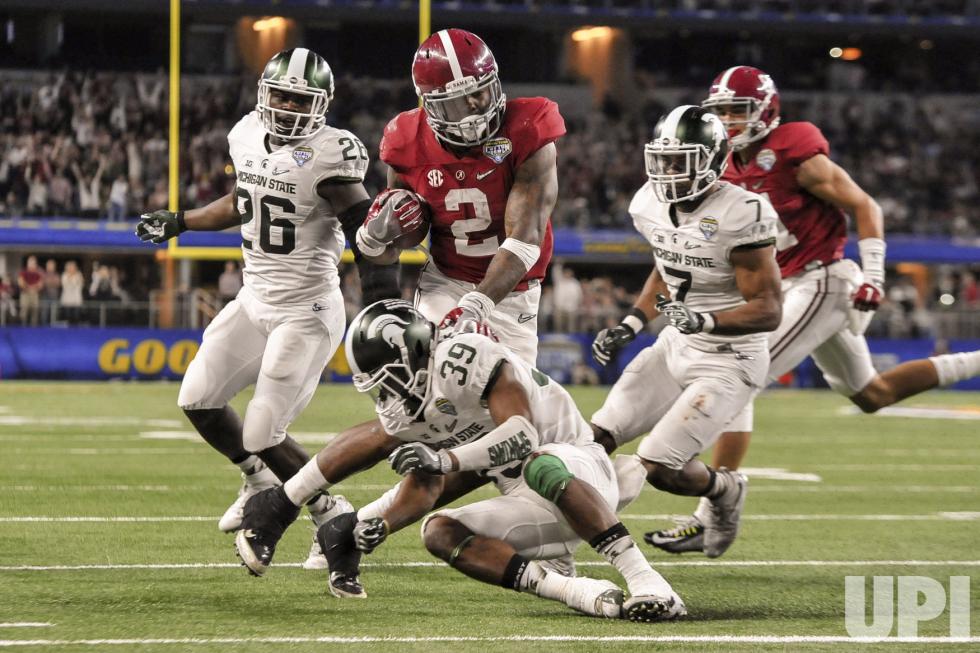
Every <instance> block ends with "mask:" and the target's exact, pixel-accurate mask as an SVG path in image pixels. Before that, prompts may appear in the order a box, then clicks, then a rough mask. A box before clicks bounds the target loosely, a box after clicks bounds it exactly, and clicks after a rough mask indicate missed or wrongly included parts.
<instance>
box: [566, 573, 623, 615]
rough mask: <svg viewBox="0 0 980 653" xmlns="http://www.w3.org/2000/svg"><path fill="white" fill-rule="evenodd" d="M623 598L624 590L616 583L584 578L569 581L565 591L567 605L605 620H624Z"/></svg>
mask: <svg viewBox="0 0 980 653" xmlns="http://www.w3.org/2000/svg"><path fill="white" fill-rule="evenodd" d="M623 597H624V593H623V590H621V589H620V588H619V586H617V585H616V583H613V582H612V581H608V580H597V579H595V578H585V577H584V576H579V577H578V578H572V579H569V581H568V585H567V586H566V589H565V605H567V606H568V607H570V608H572V609H573V610H577V611H579V612H582V613H584V614H587V615H590V616H592V617H602V618H604V619H620V618H622V615H623Z"/></svg>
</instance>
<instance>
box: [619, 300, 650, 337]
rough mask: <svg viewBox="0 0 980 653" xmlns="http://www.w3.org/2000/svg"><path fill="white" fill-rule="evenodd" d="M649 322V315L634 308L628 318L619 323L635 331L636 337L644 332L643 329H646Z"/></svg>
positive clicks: (627, 315)
mask: <svg viewBox="0 0 980 653" xmlns="http://www.w3.org/2000/svg"><path fill="white" fill-rule="evenodd" d="M649 321H650V319H649V318H648V317H647V314H646V313H644V312H643V311H641V310H640V309H638V308H637V307H635V306H634V307H633V308H631V309H630V312H629V313H627V314H626V317H624V318H623V319H622V320H620V321H619V323H620V324H622V325H623V326H626V327H628V328H630V329H633V335H636V334H637V333H639V332H640V331H643V327H645V326H646V325H647V322H649Z"/></svg>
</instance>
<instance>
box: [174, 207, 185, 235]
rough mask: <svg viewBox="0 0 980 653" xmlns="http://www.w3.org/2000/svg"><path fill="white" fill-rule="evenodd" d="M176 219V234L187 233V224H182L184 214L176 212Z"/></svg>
mask: <svg viewBox="0 0 980 653" xmlns="http://www.w3.org/2000/svg"><path fill="white" fill-rule="evenodd" d="M176 218H177V233H181V234H182V233H184V232H185V231H187V223H186V222H184V212H183V211H177V213H176Z"/></svg>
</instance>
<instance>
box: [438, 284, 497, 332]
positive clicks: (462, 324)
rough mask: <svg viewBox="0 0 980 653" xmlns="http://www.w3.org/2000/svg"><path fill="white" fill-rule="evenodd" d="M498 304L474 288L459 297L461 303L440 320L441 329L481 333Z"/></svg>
mask: <svg viewBox="0 0 980 653" xmlns="http://www.w3.org/2000/svg"><path fill="white" fill-rule="evenodd" d="M495 307H496V304H495V303H494V301H493V300H492V299H490V298H489V297H487V296H486V295H484V294H483V293H482V292H479V291H477V290H472V291H470V292H468V293H466V294H465V295H463V296H462V297H460V298H459V304H457V305H456V307H455V308H454V309H453V310H451V311H449V312H448V313H446V316H445V317H443V318H442V321H441V322H439V330H440V331H444V332H448V333H451V334H452V335H456V334H457V333H480V332H481V331H480V327H481V325H485V323H486V321H487V319H488V318H489V317H490V314H491V313H492V312H493V309H494V308H495Z"/></svg>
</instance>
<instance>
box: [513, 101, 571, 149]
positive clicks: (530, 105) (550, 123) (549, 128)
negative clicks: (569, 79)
mask: <svg viewBox="0 0 980 653" xmlns="http://www.w3.org/2000/svg"><path fill="white" fill-rule="evenodd" d="M504 120H505V122H506V123H507V125H508V129H507V130H506V133H507V137H509V138H510V140H511V142H512V147H513V152H514V160H515V163H516V164H517V165H520V164H521V163H523V162H524V161H525V160H526V159H528V158H529V157H531V156H532V155H533V154H534V153H535V152H537V151H538V150H540V149H541V148H542V147H544V146H545V145H547V144H548V143H553V142H555V141H556V140H558V139H559V138H560V137H561V136H563V135H564V134H565V119H564V118H562V116H561V113H559V111H558V105H557V104H556V103H555V102H553V101H552V100H549V99H548V98H543V97H533V98H517V99H515V100H509V101H508V102H507V110H506V113H505V117H504Z"/></svg>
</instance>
